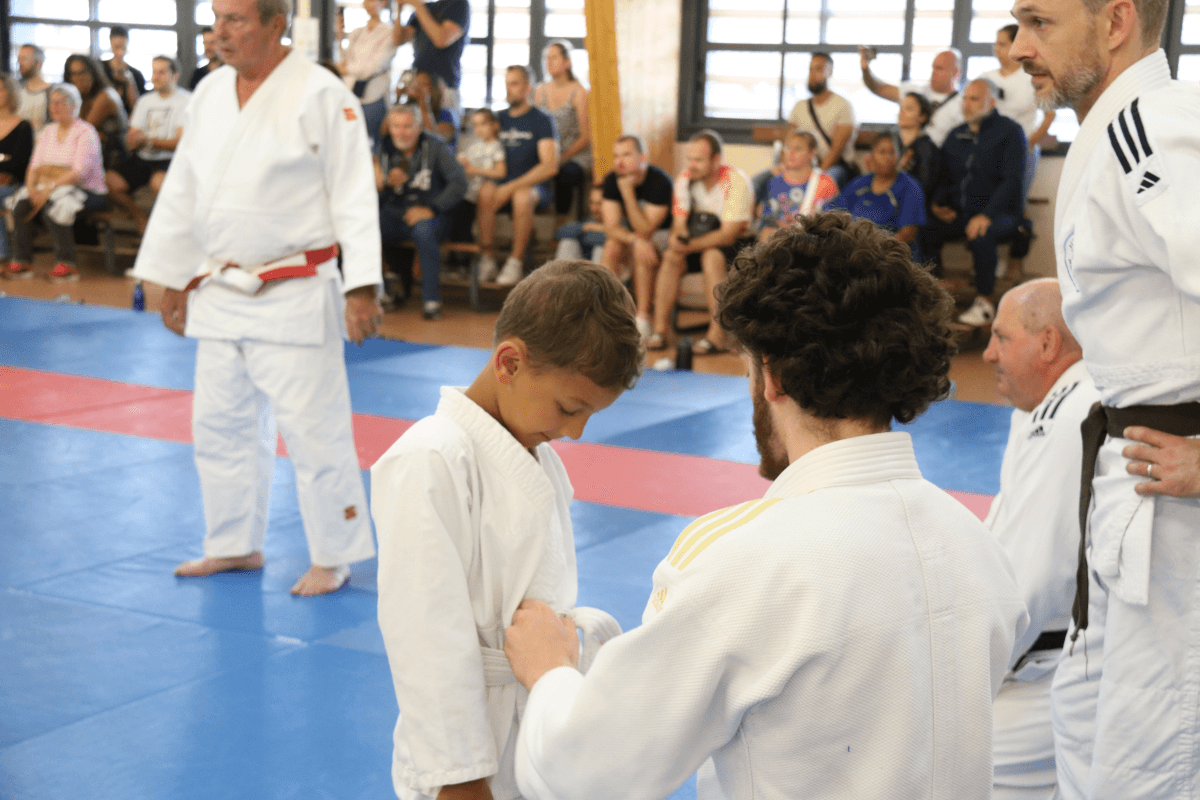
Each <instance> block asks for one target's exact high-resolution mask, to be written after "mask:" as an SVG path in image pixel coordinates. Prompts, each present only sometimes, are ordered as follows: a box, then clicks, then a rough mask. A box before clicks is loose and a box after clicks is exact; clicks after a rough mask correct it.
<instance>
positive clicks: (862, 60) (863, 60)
mask: <svg viewBox="0 0 1200 800" xmlns="http://www.w3.org/2000/svg"><path fill="white" fill-rule="evenodd" d="M874 60H875V48H874V47H867V46H866V45H862V44H860V45H859V46H858V64H859V66H860V67H862V68H863V69H870V66H871V62H872V61H874Z"/></svg>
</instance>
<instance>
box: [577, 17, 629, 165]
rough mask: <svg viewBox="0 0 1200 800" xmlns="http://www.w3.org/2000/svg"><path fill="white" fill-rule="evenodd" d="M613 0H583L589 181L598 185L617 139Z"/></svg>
mask: <svg viewBox="0 0 1200 800" xmlns="http://www.w3.org/2000/svg"><path fill="white" fill-rule="evenodd" d="M613 3H614V0H585V3H584V11H585V13H586V14H587V39H586V40H585V46H586V47H587V51H588V63H589V65H590V66H589V71H590V77H591V82H592V91H591V94H590V95H589V96H588V116H589V118H590V119H591V125H592V160H593V163H594V166H593V168H592V176H593V178H592V180H594V181H595V182H596V183H599V182H600V181H601V180H603V178H604V176H605V175H607V174H608V172H609V171H610V170H611V169H612V146H613V142H615V141H616V140H617V137H618V136H620V135H621V133H622V131H623V129H622V127H621V90H620V87H619V82H618V80H619V79H618V71H617V22H616V9H615V7H614V5H613Z"/></svg>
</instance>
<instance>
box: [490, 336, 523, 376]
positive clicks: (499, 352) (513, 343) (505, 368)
mask: <svg viewBox="0 0 1200 800" xmlns="http://www.w3.org/2000/svg"><path fill="white" fill-rule="evenodd" d="M492 359H493V364H492V368H493V369H494V370H495V372H496V380H498V381H499V382H500V383H502V384H506V385H507V384H509V383H511V382H512V379H513V378H514V377H515V376H516V374H517V373H518V372H520V370H521V369H522V368H523V367H524V366H525V351H524V347H523V346H522V344H521V341H520V340H519V339H505V340H504V341H503V342H501V343H500V344H499V345H497V346H496V352H495V353H494V354H493V355H492Z"/></svg>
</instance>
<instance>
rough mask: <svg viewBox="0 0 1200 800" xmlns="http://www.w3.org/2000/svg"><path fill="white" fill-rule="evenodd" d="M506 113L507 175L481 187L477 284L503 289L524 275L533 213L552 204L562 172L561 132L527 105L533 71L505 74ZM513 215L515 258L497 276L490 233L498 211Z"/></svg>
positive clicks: (502, 115)
mask: <svg viewBox="0 0 1200 800" xmlns="http://www.w3.org/2000/svg"><path fill="white" fill-rule="evenodd" d="M504 86H505V91H506V93H507V98H508V108H507V109H505V110H504V111H501V112H500V113H499V114H497V115H496V116H497V117H498V118H499V120H500V141H501V142H502V143H503V144H504V163H505V167H506V175H505V178H504V182H503V183H500V184H497V183H493V182H492V181H484V183H483V185H482V186H481V187H480V188H479V210H478V217H477V219H478V220H479V248H480V250H481V252H482V255H481V256H480V259H479V279H480V280H481V281H491V280H492V279H493V278H495V281H496V283H498V284H500V285H501V286H511V285H513V284H514V283H516V282H517V281H519V280H521V278H522V276H523V275H524V263H525V248H526V247H527V246H528V245H529V237H530V235H531V234H532V233H533V213H534V211H536V210H537V209H539V208H541V207H543V206H545V205H547V204H548V203H549V202H550V201H551V199H552V191H553V190H552V189H551V187H550V179H551V178H553V177H554V176H555V175H556V174H557V173H558V133H557V131H556V130H555V128H554V119H553V118H552V117H551V116H550V115H549V114H547V113H546V112H544V111H542V110H541V109H539V108H535V107H534V106H532V105H530V103H529V87H530V79H529V70H528V69H526V68H525V67H519V66H517V67H509V68H508V71H507V72H506V73H505V75H504ZM510 209H511V211H512V219H513V239H512V253H511V254H510V255H509V257H508V260H507V261H505V262H504V268H503V269H501V270H500V274H499V275H497V274H496V260H495V258H494V257H493V255H492V234H493V231H494V230H495V227H496V212H498V211H507V210H510Z"/></svg>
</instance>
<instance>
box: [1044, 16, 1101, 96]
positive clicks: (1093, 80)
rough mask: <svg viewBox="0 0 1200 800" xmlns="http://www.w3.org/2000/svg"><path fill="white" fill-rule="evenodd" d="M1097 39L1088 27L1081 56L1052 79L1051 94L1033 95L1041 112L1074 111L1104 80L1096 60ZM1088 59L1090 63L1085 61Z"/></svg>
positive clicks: (1094, 32) (1098, 62) (1093, 30)
mask: <svg viewBox="0 0 1200 800" xmlns="http://www.w3.org/2000/svg"><path fill="white" fill-rule="evenodd" d="M1097 44H1098V38H1097V36H1096V31H1095V29H1093V28H1091V27H1089V28H1088V34H1087V38H1086V39H1085V40H1084V42H1083V47H1082V49H1081V55H1080V57H1079V58H1078V59H1076V60H1075V62H1074V63H1072V64H1071V66H1070V69H1068V71H1067V72H1066V73H1065V74H1063V75H1062V76H1060V77H1056V78H1055V79H1054V84H1053V88H1052V90H1051V92H1050V93H1049V94H1048V95H1042V94H1040V93H1039V94H1035V95H1034V100H1035V101H1036V103H1037V106H1038V108H1040V109H1041V110H1042V111H1053V110H1055V109H1058V108H1070V109H1072V110H1073V109H1076V108H1078V107H1079V104H1080V103H1081V102H1082V101H1083V100H1084V99H1085V98H1086V97H1088V96H1089V95H1090V94H1091V93H1092V92H1093V91H1094V90H1095V88H1096V87H1097V86H1098V85H1099V84H1100V82H1101V81H1102V80H1104V67H1103V65H1101V64H1100V61H1099V59H1098V58H1096V51H1097ZM1089 58H1090V63H1088V62H1087V61H1085V59H1089Z"/></svg>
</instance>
